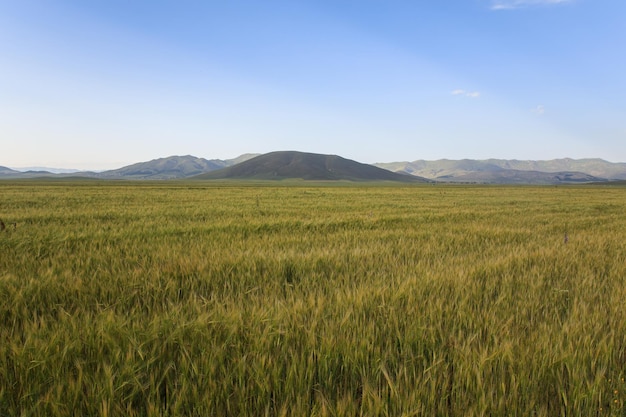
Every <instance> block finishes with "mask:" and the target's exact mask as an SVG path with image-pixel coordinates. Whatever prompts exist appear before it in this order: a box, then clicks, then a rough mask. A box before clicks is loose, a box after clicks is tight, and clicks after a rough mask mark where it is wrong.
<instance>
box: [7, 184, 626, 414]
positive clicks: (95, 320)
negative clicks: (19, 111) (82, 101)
mask: <svg viewBox="0 0 626 417" xmlns="http://www.w3.org/2000/svg"><path fill="white" fill-rule="evenodd" d="M277 184H278V185H276V184H275V185H267V184H245V183H236V182H231V183H229V182H223V183H210V182H175V181H172V182H141V183H132V182H92V181H84V182H80V181H76V182H67V183H66V182H62V181H58V182H36V181H24V182H18V181H15V182H9V181H5V182H0V191H1V193H2V199H1V201H0V219H2V220H3V221H4V222H5V224H6V229H5V230H4V231H2V232H0V416H5V415H6V416H9V415H11V416H14V415H25V416H66V415H77V416H78V415H101V416H133V415H136V416H161V415H168V416H169V415H171V416H178V415H184V416H188V415H189V416H191V415H197V416H208V415H231V416H236V415H237V416H280V415H285V416H308V415H313V416H345V415H347V416H351V415H355V416H356V415H364V416H379V415H389V416H400V415H407V416H409V415H416V416H455V415H458V416H461V415H463V416H488V415H490V416H509V415H513V416H531V415H536V416H565V415H568V416H569V415H586V416H591V415H598V416H604V415H606V416H624V415H626V404H625V402H626V383H625V382H624V378H625V377H626V308H624V305H625V304H624V300H626V216H624V214H625V213H626V189H625V188H623V187H600V186H571V187H570V186H566V187H522V186H520V187H504V186H444V185H436V186H435V185H400V186H391V185H367V184H361V185H358V186H357V185H350V184H345V183H344V184H340V185H329V184H309V183H306V182H300V183H291V184H288V185H280V184H281V183H277ZM13 223H15V226H13ZM565 236H567V239H566V238H565Z"/></svg>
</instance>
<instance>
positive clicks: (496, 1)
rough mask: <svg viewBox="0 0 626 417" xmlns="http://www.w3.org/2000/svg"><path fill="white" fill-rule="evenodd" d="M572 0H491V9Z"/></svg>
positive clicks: (514, 7)
mask: <svg viewBox="0 0 626 417" xmlns="http://www.w3.org/2000/svg"><path fill="white" fill-rule="evenodd" d="M572 1H574V0H492V1H491V10H511V9H521V8H523V7H530V6H548V5H551V4H565V3H571V2H572Z"/></svg>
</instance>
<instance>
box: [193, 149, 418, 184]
mask: <svg viewBox="0 0 626 417" xmlns="http://www.w3.org/2000/svg"><path fill="white" fill-rule="evenodd" d="M194 178H197V179H257V180H285V179H302V180H315V181H336V180H348V181H401V182H428V180H426V179H424V178H420V177H417V176H412V175H406V174H398V173H394V172H391V171H388V170H385V169H382V168H378V167H375V166H373V165H368V164H362V163H360V162H356V161H353V160H350V159H345V158H342V157H340V156H337V155H322V154H314V153H306V152H296V151H278V152H270V153H267V154H264V155H260V156H257V157H255V158H252V159H249V160H247V161H244V162H242V163H239V164H237V165H233V166H231V167H227V168H224V169H220V170H218V171H213V172H209V173H206V174H202V175H199V176H196V177H194Z"/></svg>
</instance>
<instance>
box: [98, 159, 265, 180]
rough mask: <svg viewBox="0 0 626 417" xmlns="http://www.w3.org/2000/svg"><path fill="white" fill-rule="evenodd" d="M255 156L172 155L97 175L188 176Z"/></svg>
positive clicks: (161, 178) (157, 177)
mask: <svg viewBox="0 0 626 417" xmlns="http://www.w3.org/2000/svg"><path fill="white" fill-rule="evenodd" d="M254 156H256V154H244V155H241V156H239V157H237V158H234V159H227V160H221V159H211V160H207V159H204V158H198V157H195V156H191V155H186V156H170V157H167V158H159V159H153V160H152V161H148V162H140V163H137V164H133V165H129V166H125V167H122V168H119V169H114V170H110V171H104V172H101V173H100V174H97V177H98V178H124V179H155V180H166V179H176V178H187V177H192V176H195V175H199V174H202V173H206V172H210V171H215V170H217V169H221V168H225V167H228V166H231V165H234V164H236V163H239V162H241V161H245V160H247V159H250V158H253V157H254Z"/></svg>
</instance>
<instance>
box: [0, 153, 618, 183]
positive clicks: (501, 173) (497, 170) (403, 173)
mask: <svg viewBox="0 0 626 417" xmlns="http://www.w3.org/2000/svg"><path fill="white" fill-rule="evenodd" d="M261 156H263V157H264V158H261V159H259V160H257V161H255V162H254V163H246V162H247V161H250V160H252V159H256V158H258V157H261ZM240 165H241V166H240ZM227 168H231V169H229V170H226V171H224V170H225V169H227ZM372 169H374V170H378V171H373V170H372ZM381 170H382V172H383V173H384V172H386V173H385V174H383V173H381ZM212 173H213V174H212ZM389 174H392V175H391V176H390V175H389ZM398 175H399V177H398ZM40 177H50V178H78V177H82V178H94V179H133V180H168V179H183V178H204V179H212V178H218V177H220V178H240V179H246V178H247V179H288V178H299V179H304V180H324V181H326V180H338V179H347V180H354V181H363V180H367V178H371V180H386V179H387V180H390V181H405V182H406V181H413V180H417V181H426V180H428V181H435V182H457V183H489V184H568V183H588V182H602V181H612V182H614V183H617V181H618V180H621V181H624V180H626V163H613V162H608V161H605V160H602V159H570V158H564V159H553V160H547V161H522V160H504V159H485V160H473V159H462V160H450V159H441V160H437V161H426V160H416V161H412V162H389V163H376V164H372V165H368V164H362V163H359V162H356V161H351V160H348V159H345V158H342V157H340V156H337V155H321V154H309V153H305V152H296V151H278V152H270V153H268V154H264V155H260V154H244V155H241V156H239V157H237V158H233V159H227V160H220V159H210V160H208V159H204V158H198V157H195V156H191V155H185V156H170V157H166V158H158V159H154V160H151V161H146V162H140V163H136V164H132V165H128V166H126V167H122V168H119V169H114V170H109V171H103V172H89V171H80V172H75V173H52V172H47V171H26V172H22V171H18V170H15V169H11V168H7V167H3V166H0V178H5V179H11V178H40ZM407 177H408V178H407ZM385 178H386V179H385Z"/></svg>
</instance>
